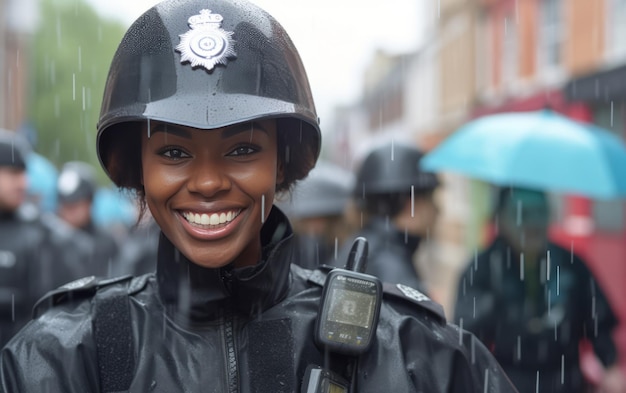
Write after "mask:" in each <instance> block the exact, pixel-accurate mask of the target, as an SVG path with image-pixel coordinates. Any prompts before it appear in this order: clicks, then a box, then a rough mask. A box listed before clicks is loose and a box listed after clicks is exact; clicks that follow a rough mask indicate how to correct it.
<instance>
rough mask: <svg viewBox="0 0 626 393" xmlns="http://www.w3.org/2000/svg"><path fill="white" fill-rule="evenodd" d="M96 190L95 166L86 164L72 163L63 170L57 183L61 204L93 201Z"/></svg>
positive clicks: (66, 164)
mask: <svg viewBox="0 0 626 393" xmlns="http://www.w3.org/2000/svg"><path fill="white" fill-rule="evenodd" d="M96 188H97V184H96V175H95V169H94V167H93V166H91V165H89V164H87V163H86V162H81V161H70V162H67V163H65V165H63V167H62V168H61V172H60V173H59V178H58V181H57V194H58V201H59V203H72V202H76V201H82V200H93V197H94V194H95V192H96Z"/></svg>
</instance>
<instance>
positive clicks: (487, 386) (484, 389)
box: [483, 368, 489, 393]
mask: <svg viewBox="0 0 626 393" xmlns="http://www.w3.org/2000/svg"><path fill="white" fill-rule="evenodd" d="M488 391H489V369H488V368H486V369H485V384H484V388H483V392H484V393H487V392H488Z"/></svg>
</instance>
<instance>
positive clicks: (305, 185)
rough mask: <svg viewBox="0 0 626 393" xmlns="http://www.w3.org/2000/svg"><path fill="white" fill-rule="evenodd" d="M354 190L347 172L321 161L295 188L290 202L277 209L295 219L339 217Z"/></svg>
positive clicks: (351, 177)
mask: <svg viewBox="0 0 626 393" xmlns="http://www.w3.org/2000/svg"><path fill="white" fill-rule="evenodd" d="M353 187H354V176H353V175H352V174H351V173H350V172H348V171H346V170H344V169H343V168H341V167H339V166H337V165H334V164H331V163H328V162H325V161H321V162H318V163H317V165H316V166H315V168H313V170H311V172H310V173H309V176H308V177H307V178H306V179H304V180H302V181H301V182H299V183H298V184H297V185H296V186H295V187H294V189H293V191H292V193H291V197H290V199H289V200H287V201H284V202H278V203H277V205H278V207H280V208H281V209H283V210H284V211H285V213H286V214H287V215H288V216H290V217H292V218H295V219H302V218H309V217H325V216H336V215H341V214H342V213H343V212H344V211H345V208H346V204H347V203H348V201H349V200H350V196H351V192H352V188H353Z"/></svg>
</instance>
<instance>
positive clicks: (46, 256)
mask: <svg viewBox="0 0 626 393" xmlns="http://www.w3.org/2000/svg"><path fill="white" fill-rule="evenodd" d="M27 151H28V146H27V145H26V141H25V140H22V139H21V138H20V137H19V136H18V135H16V134H14V133H12V132H9V131H6V130H0V347H1V346H3V345H4V344H5V343H6V342H7V341H8V340H9V339H10V338H11V337H12V336H13V334H15V333H16V332H17V331H18V330H19V329H20V328H21V327H22V326H23V325H24V324H25V323H26V322H27V321H28V320H29V319H30V317H31V309H32V306H33V305H34V304H35V302H36V301H37V299H39V297H41V296H42V295H44V294H45V293H46V292H47V291H49V290H52V289H54V288H56V287H58V286H59V285H61V284H63V283H65V282H67V280H68V279H72V278H78V277H79V276H80V275H81V274H82V272H80V271H78V270H77V266H76V265H75V264H74V262H75V260H73V259H71V258H59V255H61V254H62V253H63V252H64V251H68V252H73V250H70V249H68V247H67V243H64V241H63V240H64V239H68V237H65V236H64V235H63V233H62V231H63V229H62V228H57V229H56V230H55V231H54V232H53V231H52V230H51V229H50V228H49V227H48V226H47V225H46V224H45V223H44V222H43V221H42V219H41V216H40V214H39V210H38V209H36V208H35V206H34V205H32V204H25V203H24V202H25V200H26V192H27V176H26V154H27ZM67 234H68V236H69V233H67ZM76 253H77V254H79V253H80V250H76Z"/></svg>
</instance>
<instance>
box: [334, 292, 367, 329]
mask: <svg viewBox="0 0 626 393" xmlns="http://www.w3.org/2000/svg"><path fill="white" fill-rule="evenodd" d="M330 299H331V303H330V308H329V310H328V319H329V320H331V321H333V322H338V323H344V324H348V325H355V326H360V327H364V328H369V327H370V326H369V325H370V323H371V321H372V313H373V312H374V310H375V307H374V301H375V300H376V299H375V298H374V296H372V295H369V294H367V293H363V292H357V291H350V290H347V289H337V288H332V290H331V293H330Z"/></svg>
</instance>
